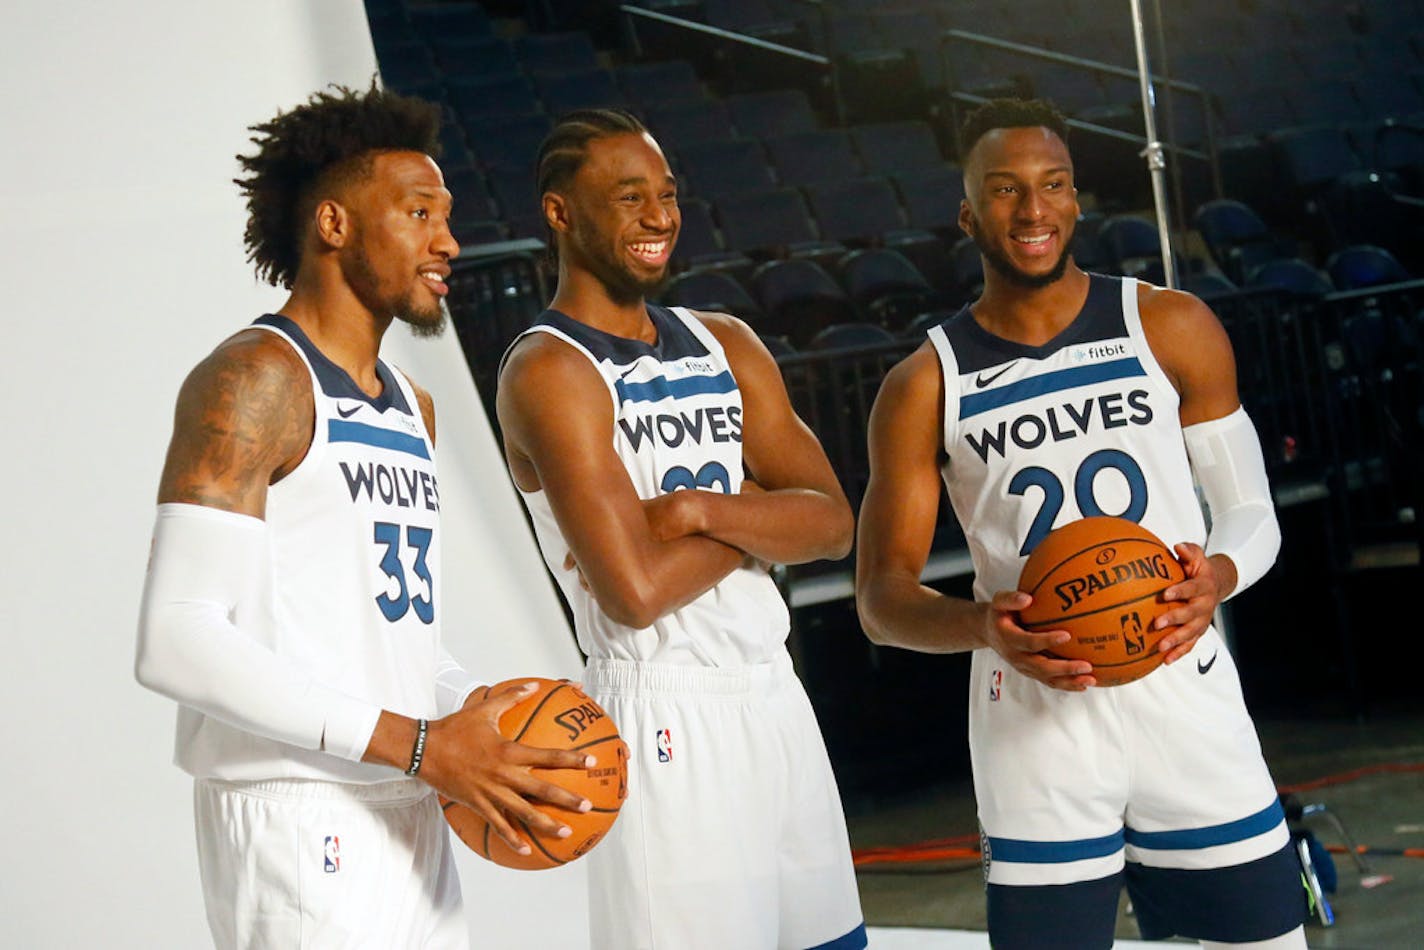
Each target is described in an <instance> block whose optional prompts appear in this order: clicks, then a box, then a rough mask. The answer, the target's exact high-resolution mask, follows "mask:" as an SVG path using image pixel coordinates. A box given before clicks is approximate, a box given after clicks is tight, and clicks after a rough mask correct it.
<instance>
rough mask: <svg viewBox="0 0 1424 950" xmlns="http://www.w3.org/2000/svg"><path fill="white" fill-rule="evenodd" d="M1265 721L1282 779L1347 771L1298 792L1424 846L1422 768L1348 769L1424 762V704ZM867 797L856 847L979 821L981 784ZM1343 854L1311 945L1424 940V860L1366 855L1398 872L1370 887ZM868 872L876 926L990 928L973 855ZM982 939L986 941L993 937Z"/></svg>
mask: <svg viewBox="0 0 1424 950" xmlns="http://www.w3.org/2000/svg"><path fill="white" fill-rule="evenodd" d="M1257 727H1258V730H1259V732H1260V735H1261V742H1262V747H1263V748H1264V750H1265V754H1266V760H1267V762H1268V763H1269V764H1270V766H1271V770H1272V773H1273V774H1274V776H1275V779H1276V782H1277V783H1278V785H1280V786H1282V787H1291V786H1297V785H1301V784H1304V783H1307V782H1314V781H1316V780H1320V779H1326V778H1336V779H1338V780H1337V781H1333V782H1331V783H1330V784H1326V785H1323V786H1322V787H1319V788H1314V789H1310V790H1303V791H1300V792H1299V793H1298V795H1299V797H1300V799H1301V800H1302V801H1303V802H1305V803H1321V804H1324V805H1325V806H1326V807H1327V809H1328V810H1329V812H1331V813H1333V814H1334V815H1335V816H1337V817H1339V818H1340V819H1341V821H1343V823H1344V824H1345V826H1346V828H1347V830H1348V831H1349V832H1350V834H1351V835H1352V836H1353V837H1354V839H1355V841H1356V842H1357V843H1358V844H1362V845H1366V846H1370V847H1373V848H1379V849H1404V848H1424V771H1417V770H1416V771H1400V772H1370V773H1369V774H1364V775H1360V776H1358V777H1351V775H1350V774H1349V773H1352V772H1354V771H1355V770H1359V769H1370V768H1373V767H1377V766H1381V765H1387V764H1413V765H1418V764H1420V763H1424V714H1420V713H1411V714H1409V715H1401V716H1392V717H1376V718H1374V719H1372V720H1371V721H1369V722H1367V723H1363V724H1359V723H1355V722H1352V721H1341V720H1319V721H1312V720H1306V719H1290V720H1283V719H1264V720H1263V719H1258V720H1257ZM867 804H869V806H870V807H859V808H856V809H854V810H853V811H852V812H851V813H850V814H849V815H848V816H847V818H848V821H849V824H850V832H851V841H852V845H853V846H854V847H855V848H868V847H877V846H890V845H905V844H912V843H915V842H920V841H924V840H927V839H934V838H951V837H956V836H962V835H966V834H970V833H973V832H975V831H976V830H977V823H976V821H975V812H974V796H973V791H972V788H971V787H970V785H969V783H968V782H967V781H966V782H954V783H946V784H942V785H938V786H935V787H932V788H927V789H923V790H920V791H916V792H913V793H905V794H903V795H901V796H897V797H893V798H889V797H885V796H879V797H878V798H877V799H876V800H875V801H874V802H873V803H867ZM1306 822H1307V824H1308V826H1309V827H1310V828H1311V829H1312V830H1313V831H1314V832H1315V834H1316V836H1317V837H1318V838H1319V839H1320V840H1321V841H1322V842H1323V843H1324V844H1326V845H1336V844H1343V842H1342V841H1341V839H1340V836H1339V834H1338V833H1337V832H1336V831H1335V829H1334V827H1333V826H1332V825H1330V824H1329V822H1328V820H1325V819H1323V818H1321V817H1312V818H1308V819H1306ZM1333 857H1334V860H1335V867H1336V870H1337V873H1338V878H1339V884H1338V888H1337V891H1336V893H1335V894H1333V895H1330V901H1331V904H1332V906H1333V908H1334V911H1335V916H1336V920H1335V924H1334V926H1333V927H1330V928H1326V927H1323V926H1321V925H1320V924H1319V923H1318V922H1312V923H1311V924H1309V925H1307V928H1306V938H1307V942H1308V943H1309V945H1310V946H1311V947H1331V948H1341V950H1343V948H1349V950H1393V948H1400V950H1418V948H1424V859H1421V858H1412V857H1403V856H1389V855H1385V854H1376V855H1370V856H1368V857H1367V860H1368V861H1369V863H1370V864H1371V865H1372V868H1371V870H1372V871H1374V872H1375V873H1376V874H1386V875H1391V876H1392V880H1390V881H1389V882H1388V883H1384V884H1380V885H1378V886H1374V887H1368V888H1367V887H1362V886H1361V885H1362V881H1363V880H1364V878H1363V877H1362V875H1361V874H1360V873H1359V871H1358V870H1357V869H1356V867H1355V865H1354V864H1353V863H1352V862H1351V861H1350V859H1349V857H1348V856H1347V855H1344V854H1335V855H1333ZM859 881H860V893H861V901H862V904H863V906H864V909H865V917H866V922H867V924H869V925H870V926H871V927H880V928H941V929H949V930H965V931H982V930H984V928H985V919H984V891H983V879H982V876H981V873H980V870H979V865H978V863H977V862H975V861H958V862H948V863H941V864H931V865H923V866H920V865H911V866H904V865H900V866H892V867H889V868H887V867H886V866H876V867H863V868H862V869H861V870H860V872H859ZM1124 904H1125V901H1124ZM1125 910H1126V908H1125V907H1124V909H1123V911H1124V912H1122V913H1120V916H1119V920H1118V930H1117V936H1118V938H1119V939H1120V940H1131V939H1133V938H1136V937H1137V936H1138V933H1137V928H1136V925H1135V923H1134V922H1133V919H1132V918H1131V917H1130V916H1129V915H1128V914H1126V913H1125ZM891 934H893V935H894V936H893V938H892V937H891ZM935 939H938V938H936V937H933V936H932V935H931V934H930V933H928V932H924V936H923V942H915V941H914V934H913V931H901V930H894V931H889V932H885V933H884V939H883V940H882V941H881V942H882V943H884V944H885V945H886V946H887V947H890V946H892V945H893V947H896V948H898V947H909V946H924V947H931V946H951V944H949V943H942V944H941V943H935V942H933V941H934V940H935ZM906 941H910V942H906ZM875 945H876V944H875V943H872V946H875ZM955 945H965V946H969V945H973V944H955ZM978 945H981V946H987V941H983V942H982V943H980V944H978ZM1120 945H1121V946H1126V945H1127V944H1120Z"/></svg>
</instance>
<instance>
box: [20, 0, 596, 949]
mask: <svg viewBox="0 0 1424 950" xmlns="http://www.w3.org/2000/svg"><path fill="white" fill-rule="evenodd" d="M0 37H3V38H4V41H3V44H0V45H3V55H0V87H3V88H4V89H5V90H6V95H5V102H4V104H3V105H0V136H3V145H0V278H3V282H0V286H3V287H4V289H5V300H4V312H5V318H4V319H5V328H6V334H5V337H6V342H7V344H8V345H7V346H6V347H5V348H4V351H3V356H0V366H3V368H4V369H3V375H0V383H3V387H4V391H5V392H8V393H10V397H9V398H8V399H7V400H6V401H5V403H4V409H3V412H4V441H3V445H4V449H3V453H4V454H3V464H0V490H3V498H4V499H5V503H4V510H5V515H4V523H3V524H4V538H5V541H4V545H3V548H0V551H3V553H0V578H3V588H0V594H3V602H4V604H5V610H4V611H3V615H0V616H3V623H4V628H3V636H4V643H5V645H6V648H7V650H6V656H5V660H6V662H5V665H4V669H5V674H4V679H3V689H0V716H3V721H4V723H5V728H4V730H3V740H0V741H3V746H0V789H3V791H0V800H2V801H3V803H4V806H5V807H4V808H3V809H0V814H3V817H0V842H3V854H4V858H3V861H4V864H3V870H0V945H4V946H13V947H79V946H103V947H109V948H125V947H134V948H145V950H148V948H154V947H197V946H203V945H205V944H207V942H208V938H207V929H206V925H205V923H204V920H203V914H202V906H201V898H200V892H199V888H198V878H197V867H196V860H195V857H194V846H193V834H192V806H191V800H190V788H191V785H190V782H189V780H188V778H187V776H185V775H183V774H182V773H181V772H179V771H178V770H177V769H176V768H175V767H173V766H172V765H171V764H170V758H171V754H172V734H173V716H174V708H173V705H172V704H171V703H170V702H168V701H167V700H164V699H162V698H160V697H158V696H156V695H153V694H150V693H147V692H146V691H144V690H143V689H142V688H141V687H139V686H138V685H137V684H136V683H135V682H134V680H133V675H132V665H133V648H134V624H135V619H136V616H137V605H138V598H139V592H140V588H141V585H142V579H143V569H144V559H145V556H146V553H147V545H148V537H149V531H150V528H151V522H152V512H153V497H154V491H155V489H156V487H157V483H158V474H159V470H160V467H161V463H162V457H163V451H164V448H165V446H166V444H167V441H168V436H169V432H170V427H171V415H172V407H173V401H174V397H175V395H176V394H177V390H178V385H179V383H180V381H181V380H182V378H183V376H184V375H185V374H186V372H187V371H188V369H189V368H191V366H192V365H193V364H194V363H195V362H196V361H197V360H198V359H200V358H201V357H202V356H203V355H204V354H205V353H206V352H207V351H208V350H210V349H211V348H212V347H213V346H214V345H215V344H216V343H217V342H218V341H219V340H220V339H221V338H222V337H223V336H225V335H226V334H228V333H229V332H231V331H232V330H234V329H236V328H237V327H239V326H241V325H242V324H244V323H247V322H248V321H250V320H251V319H252V318H253V317H255V316H256V315H257V314H258V313H260V312H262V311H263V310H266V309H271V308H273V307H276V306H278V305H280V303H281V300H282V299H283V295H282V294H280V293H279V292H277V291H275V290H273V289H271V288H268V287H265V286H262V285H258V284H257V283H256V281H255V280H254V278H253V276H252V272H251V269H250V267H248V266H247V265H246V263H245V261H244V252H243V249H242V244H241V236H242V227H243V209H242V205H241V201H240V200H239V196H238V193H237V190H236V188H235V187H234V186H233V185H231V184H230V179H231V178H233V177H234V176H235V175H236V174H238V172H239V169H238V167H237V164H236V162H235V161H234V159H233V156H234V155H235V154H236V153H238V152H245V151H247V150H248V148H249V147H248V143H247V135H248V133H247V132H246V131H245V130H246V127H247V126H248V125H250V124H252V123H254V122H258V121H262V120H264V119H266V118H269V117H270V116H271V115H272V114H273V113H274V111H275V110H276V109H277V108H278V107H283V108H289V107H291V106H293V105H295V104H297V103H298V102H300V101H302V100H304V99H305V98H306V96H307V95H308V94H309V93H310V92H312V91H314V90H316V89H318V88H321V87H322V86H324V85H326V84H327V83H330V82H341V83H344V84H347V85H364V84H366V83H367V82H369V79H370V77H371V75H372V72H373V70H374V56H373V54H372V51H371V43H370V37H369V35H368V33H367V31H366V24H365V17H364V12H363V10H362V6H361V3H360V0H302V2H297V0H243V2H237V0H209V2H202V3H195V2H192V0H145V2H142V3H117V4H116V3H111V2H101V0H71V2H68V3H53V2H40V0H18V2H17V0H9V2H7V3H5V4H4V5H3V7H0ZM390 336H391V337H392V339H391V340H390V341H389V345H388V349H387V354H388V355H390V356H392V357H393V359H394V361H395V362H397V363H399V364H400V365H402V366H403V367H404V368H406V369H408V370H409V371H410V372H411V374H412V375H413V376H415V377H416V378H417V379H418V380H419V381H420V382H421V383H422V384H424V385H425V386H426V387H427V388H429V389H430V390H431V391H432V392H433V393H434V395H435V398H436V402H437V407H438V414H439V432H440V453H439V454H440V459H439V463H440V465H441V499H442V502H443V505H444V511H445V518H446V520H445V524H446V548H445V558H446V565H447V576H448V577H449V578H450V579H449V581H448V582H447V583H446V585H445V604H446V613H445V625H446V626H445V629H446V635H447V639H448V641H449V643H450V646H451V649H452V650H453V651H454V652H455V653H456V655H457V656H460V657H461V658H462V659H464V660H465V661H466V663H467V665H469V666H470V667H471V668H472V669H474V670H475V671H476V672H477V673H479V674H481V675H484V676H486V677H487V678H489V679H491V680H495V679H501V678H504V677H507V676H514V675H532V674H545V675H570V674H575V673H576V672H577V669H578V656H577V653H576V651H575V650H574V648H573V644H572V641H571V639H570V637H569V633H568V629H567V627H566V625H565V623H564V620H563V616H562V614H561V613H560V611H559V609H558V606H557V603H556V601H555V600H554V594H553V590H552V587H551V585H550V584H549V583H548V580H547V578H546V577H545V575H544V573H543V570H542V567H541V565H540V562H539V561H538V555H537V553H536V551H535V549H534V546H533V542H532V539H531V538H530V536H529V534H528V532H527V530H526V528H525V526H524V523H523V520H522V517H521V515H520V513H519V510H518V501H517V499H516V497H515V495H514V492H513V489H512V488H511V487H510V486H509V483H508V481H507V478H506V476H505V475H504V471H503V466H502V465H501V463H500V461H499V459H498V457H497V452H496V449H495V446H494V443H493V439H492V438H491V435H490V432H489V427H488V423H487V422H486V420H485V419H484V417H483V415H482V413H481V412H480V409H479V405H478V402H477V400H476V398H475V391H474V387H473V385H472V384H471V383H470V380H469V377H468V374H467V373H466V372H465V370H464V364H463V361H462V359H461V356H460V354H459V349H458V345H457V344H456V342H455V340H454V336H453V334H450V335H448V336H447V337H446V338H444V339H443V340H440V341H437V342H435V343H424V342H420V343H417V342H414V341H411V340H409V339H408V338H406V337H405V333H404V330H402V329H400V328H396V329H394V330H393V331H392V333H391V335H390ZM461 873H462V875H463V879H464V883H465V894H466V905H467V909H468V911H469V916H470V919H471V921H472V931H474V930H478V931H479V932H480V933H481V934H482V940H481V941H480V942H479V943H478V944H477V946H484V947H491V948H498V950H505V948H511V950H520V948H529V950H536V948H537V950H545V948H548V947H560V948H575V950H577V948H578V947H581V946H586V944H587V941H586V937H584V936H583V934H584V932H585V913H586V902H585V899H584V896H583V880H582V869H581V868H580V867H579V866H578V865H573V866H571V867H569V868H566V869H560V870H558V871H549V872H541V873H537V874H531V873H525V874H521V873H517V872H512V871H503V870H501V869H498V868H495V867H493V866H492V865H488V864H485V863H484V862H482V861H480V859H478V858H476V857H474V856H473V855H469V854H468V853H467V854H465V855H464V856H462V862H461ZM533 901H537V902H538V903H537V905H536V906H540V907H542V908H544V910H543V912H540V913H536V914H529V915H526V914H519V913H518V912H517V911H514V910H513V909H514V908H520V907H524V906H529V905H530V903H531V902H533ZM550 908H557V912H553V911H551V910H550Z"/></svg>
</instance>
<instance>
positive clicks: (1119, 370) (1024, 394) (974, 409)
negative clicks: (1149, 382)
mask: <svg viewBox="0 0 1424 950" xmlns="http://www.w3.org/2000/svg"><path fill="white" fill-rule="evenodd" d="M1146 375H1147V371H1146V370H1144V369H1143V368H1142V364H1141V363H1139V362H1138V361H1137V357H1135V356H1130V357H1128V358H1127V359H1124V360H1111V361H1109V362H1107V363H1095V364H1094V365H1092V366H1074V367H1072V368H1071V369H1060V370H1055V371H1053V372H1051V373H1044V374H1043V375H1042V376H1031V377H1029V378H1028V379H1021V380H1018V381H1017V382H1013V383H1009V384H1007V385H1005V386H1000V387H998V388H997V389H990V390H987V391H985V392H982V393H971V394H969V395H968V396H961V397H960V399H959V418H960V420H961V421H962V420H964V419H968V418H969V417H970V416H977V415H979V413H981V412H988V411H989V410H991V409H998V408H1000V407H1002V406H1009V405H1012V404H1014V403H1016V402H1023V401H1024V400H1025V399H1033V398H1034V397H1035V396H1042V395H1045V394H1047V393H1056V392H1060V391H1062V390H1065V389H1073V388H1074V387H1077V386H1090V385H1092V384H1093V383H1101V382H1106V381H1107V380H1110V379H1128V378H1131V377H1133V376H1146Z"/></svg>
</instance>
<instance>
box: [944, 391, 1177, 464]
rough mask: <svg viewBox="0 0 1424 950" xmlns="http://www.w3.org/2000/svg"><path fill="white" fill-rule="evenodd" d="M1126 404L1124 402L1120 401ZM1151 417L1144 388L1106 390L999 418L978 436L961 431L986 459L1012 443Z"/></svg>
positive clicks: (1030, 445)
mask: <svg viewBox="0 0 1424 950" xmlns="http://www.w3.org/2000/svg"><path fill="white" fill-rule="evenodd" d="M1124 401H1126V403H1127V405H1126V406H1124V405H1123V402H1124ZM1151 421H1152V407H1151V406H1150V405H1148V403H1147V391H1146V390H1143V389H1134V390H1133V391H1132V392H1130V393H1127V394H1126V395H1124V394H1123V393H1106V394H1104V395H1102V396H1098V397H1096V398H1094V399H1085V400H1083V401H1082V402H1081V403H1067V402H1065V403H1063V404H1062V405H1059V406H1049V407H1048V408H1047V409H1046V410H1044V411H1042V412H1028V413H1024V414H1023V415H1021V416H1019V417H1018V418H1017V419H1015V420H1013V421H1012V422H1009V421H1006V420H1002V419H1001V420H999V424H998V425H997V426H995V427H994V428H992V429H990V428H985V429H981V430H980V432H979V435H978V437H977V438H976V437H975V435H974V433H972V432H968V433H965V436H964V437H965V439H966V440H967V441H968V442H969V445H970V447H971V448H972V449H974V451H975V452H976V453H978V455H979V460H980V461H981V462H987V461H989V453H990V452H993V453H994V454H995V455H997V456H998V457H999V458H1003V457H1004V449H1005V448H1006V447H1007V446H1008V445H1009V444H1010V443H1012V444H1013V445H1016V446H1018V447H1019V448H1021V449H1036V448H1038V447H1039V446H1040V445H1042V444H1043V442H1044V440H1046V439H1052V440H1053V441H1054V442H1065V441H1067V440H1068V439H1076V438H1077V437H1078V436H1080V435H1086V434H1087V432H1088V430H1089V429H1092V428H1093V427H1094V426H1095V425H1096V426H1100V427H1101V428H1103V429H1117V428H1121V427H1122V426H1126V425H1134V426H1145V425H1147V424H1148V423H1149V422H1151Z"/></svg>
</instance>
